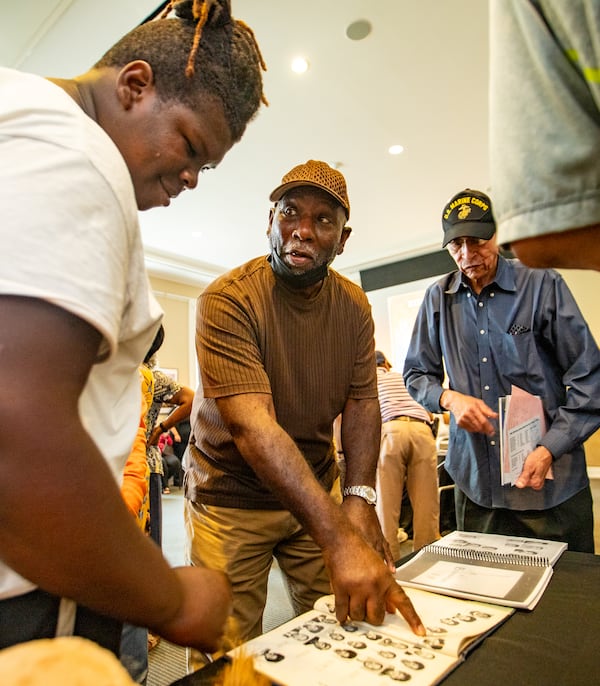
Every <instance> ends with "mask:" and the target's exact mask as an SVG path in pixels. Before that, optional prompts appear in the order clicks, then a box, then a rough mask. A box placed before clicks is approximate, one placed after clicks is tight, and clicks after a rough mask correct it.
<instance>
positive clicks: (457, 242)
mask: <svg viewBox="0 0 600 686" xmlns="http://www.w3.org/2000/svg"><path fill="white" fill-rule="evenodd" d="M489 240H490V239H489V238H473V237H471V236H468V237H465V238H453V239H452V240H451V241H449V242H448V244H447V245H446V247H447V248H448V250H449V251H450V252H459V251H460V250H461V249H462V247H463V245H466V246H467V248H468V249H469V250H477V249H478V248H482V247H483V246H484V245H486V244H487V243H488V242H489Z"/></svg>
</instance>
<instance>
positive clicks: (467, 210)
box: [458, 205, 471, 221]
mask: <svg viewBox="0 0 600 686" xmlns="http://www.w3.org/2000/svg"><path fill="white" fill-rule="evenodd" d="M470 214H471V207H470V206H469V205H463V206H462V207H461V208H460V210H458V218H459V219H460V220H461V221H463V220H464V219H466V218H467V217H468V216H469V215H470Z"/></svg>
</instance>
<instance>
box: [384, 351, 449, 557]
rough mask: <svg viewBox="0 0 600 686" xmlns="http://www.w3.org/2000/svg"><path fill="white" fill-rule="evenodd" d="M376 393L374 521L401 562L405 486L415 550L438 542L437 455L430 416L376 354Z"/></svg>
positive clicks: (399, 378) (402, 380)
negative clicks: (378, 434) (378, 429)
mask: <svg viewBox="0 0 600 686" xmlns="http://www.w3.org/2000/svg"><path fill="white" fill-rule="evenodd" d="M375 356H376V361H377V390H378V395H379V406H380V410H381V421H382V426H381V450H380V454H379V462H378V466H377V487H376V490H377V505H376V509H377V516H378V517H379V521H380V523H381V528H382V530H383V534H384V536H385V538H386V539H387V541H388V543H389V545H390V548H391V551H392V555H393V556H394V558H395V559H398V558H399V557H400V545H399V543H398V538H397V531H398V523H399V521H400V508H401V503H402V494H403V492H404V484H405V482H406V488H407V490H408V497H409V498H410V502H411V505H412V508H413V548H414V550H418V549H419V548H422V547H423V546H424V545H427V544H428V543H432V542H433V541H435V540H437V539H438V538H439V537H440V534H439V514H440V507H439V497H438V477H437V450H436V445H435V439H434V437H433V432H432V430H431V426H432V418H431V415H430V414H429V412H427V410H426V409H425V408H424V407H422V406H421V405H419V404H418V403H417V402H415V401H414V400H413V399H412V397H411V396H410V395H409V393H408V391H407V390H406V386H405V385H404V378H403V377H402V374H399V373H397V372H393V371H390V370H391V364H390V363H389V362H388V360H387V358H386V356H385V355H384V354H383V353H382V352H381V351H380V350H376V351H375Z"/></svg>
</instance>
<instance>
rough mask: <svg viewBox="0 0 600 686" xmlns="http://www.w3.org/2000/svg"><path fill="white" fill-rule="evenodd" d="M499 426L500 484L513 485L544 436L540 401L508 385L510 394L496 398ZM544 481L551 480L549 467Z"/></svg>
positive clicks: (536, 397) (543, 421)
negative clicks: (528, 457) (530, 454)
mask: <svg viewBox="0 0 600 686" xmlns="http://www.w3.org/2000/svg"><path fill="white" fill-rule="evenodd" d="M498 423H499V433H500V472H501V480H502V485H506V484H510V485H511V486H514V484H515V481H516V480H517V479H518V478H519V475H520V474H521V472H522V471H523V465H524V464H525V460H526V459H527V456H528V455H529V453H531V452H532V451H533V450H534V449H535V447H536V445H537V444H538V442H539V440H540V439H541V438H542V436H543V435H544V434H545V433H546V419H545V415H544V407H543V405H542V399H541V398H540V397H539V396H537V395H531V393H528V392H527V391H524V390H523V389H522V388H519V387H518V386H511V394H510V395H507V396H504V397H502V398H499V399H498ZM546 478H547V479H553V478H554V477H553V474H552V467H550V469H549V470H548V474H547V475H546Z"/></svg>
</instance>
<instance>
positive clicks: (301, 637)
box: [283, 629, 310, 643]
mask: <svg viewBox="0 0 600 686" xmlns="http://www.w3.org/2000/svg"><path fill="white" fill-rule="evenodd" d="M283 635H284V636H285V637H286V638H293V639H294V641H298V642H299V643H304V642H305V641H308V639H309V638H310V636H309V635H308V634H307V633H305V632H304V631H300V629H292V631H288V632H287V633H285V634H283Z"/></svg>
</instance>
